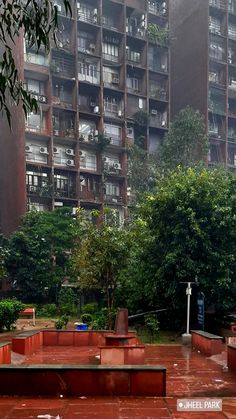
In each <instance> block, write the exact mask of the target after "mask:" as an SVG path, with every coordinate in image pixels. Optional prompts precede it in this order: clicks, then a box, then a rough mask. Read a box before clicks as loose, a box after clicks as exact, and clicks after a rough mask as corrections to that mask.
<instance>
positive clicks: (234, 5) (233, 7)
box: [229, 0, 236, 15]
mask: <svg viewBox="0 0 236 419" xmlns="http://www.w3.org/2000/svg"><path fill="white" fill-rule="evenodd" d="M229 13H232V14H233V15H235V14H236V2H235V0H231V2H229Z"/></svg>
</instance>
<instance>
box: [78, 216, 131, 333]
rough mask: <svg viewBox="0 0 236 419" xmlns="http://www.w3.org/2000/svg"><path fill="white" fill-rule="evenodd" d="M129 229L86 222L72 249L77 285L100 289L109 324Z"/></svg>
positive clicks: (127, 242) (124, 261) (127, 254)
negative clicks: (104, 300) (103, 296)
mask: <svg viewBox="0 0 236 419" xmlns="http://www.w3.org/2000/svg"><path fill="white" fill-rule="evenodd" d="M130 246H131V243H130V235H129V231H128V230H127V229H125V228H123V227H117V226H116V225H113V224H112V223H106V222H104V223H103V224H101V225H99V226H97V225H93V224H88V227H87V233H86V234H85V235H84V237H83V239H82V242H81V245H80V246H79V248H78V249H77V251H76V252H75V255H74V258H73V268H74V270H75V271H77V272H78V274H79V287H80V289H81V290H83V291H89V290H101V291H102V292H104V294H105V296H106V301H107V309H108V315H109V327H111V323H112V310H113V306H114V298H115V292H116V289H117V287H118V286H119V282H120V272H121V270H122V269H123V268H124V267H125V266H126V264H127V262H128V256H129V249H130Z"/></svg>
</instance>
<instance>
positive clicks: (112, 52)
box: [102, 42, 119, 61]
mask: <svg viewBox="0 0 236 419" xmlns="http://www.w3.org/2000/svg"><path fill="white" fill-rule="evenodd" d="M102 55H103V58H105V59H106V60H110V61H118V57H119V46H118V45H116V44H112V43H108V42H103V43H102Z"/></svg>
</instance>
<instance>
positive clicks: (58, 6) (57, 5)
mask: <svg viewBox="0 0 236 419" xmlns="http://www.w3.org/2000/svg"><path fill="white" fill-rule="evenodd" d="M55 6H56V7H57V11H58V12H59V13H60V12H61V5H60V4H55Z"/></svg>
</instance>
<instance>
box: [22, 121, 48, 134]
mask: <svg viewBox="0 0 236 419" xmlns="http://www.w3.org/2000/svg"><path fill="white" fill-rule="evenodd" d="M25 130H26V132H30V133H35V134H40V135H46V136H49V135H50V133H49V130H48V129H47V128H46V127H45V126H44V125H43V124H42V125H41V124H39V125H38V124H34V123H31V122H29V121H27V120H26V123H25Z"/></svg>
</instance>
